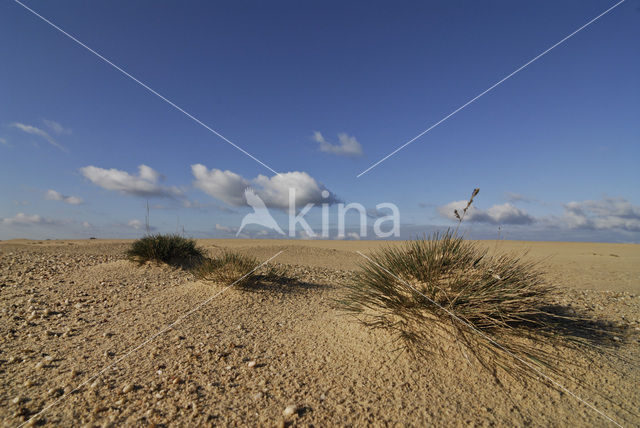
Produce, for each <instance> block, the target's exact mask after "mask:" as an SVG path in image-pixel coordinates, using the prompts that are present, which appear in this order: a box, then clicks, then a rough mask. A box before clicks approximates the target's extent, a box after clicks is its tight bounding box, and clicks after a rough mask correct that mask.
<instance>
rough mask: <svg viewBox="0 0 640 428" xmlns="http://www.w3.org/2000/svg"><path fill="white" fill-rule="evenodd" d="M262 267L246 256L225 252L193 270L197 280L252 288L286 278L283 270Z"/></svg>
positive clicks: (207, 259)
mask: <svg viewBox="0 0 640 428" xmlns="http://www.w3.org/2000/svg"><path fill="white" fill-rule="evenodd" d="M258 266H260V262H259V261H258V260H257V259H256V258H254V257H250V256H246V255H244V254H239V253H233V252H224V253H222V254H221V255H219V256H217V257H213V258H206V259H204V260H202V262H201V263H199V264H198V265H197V266H196V267H195V268H194V270H193V272H194V274H195V275H196V277H197V278H199V279H202V280H205V281H211V282H216V283H220V284H225V285H231V284H235V285H237V286H239V287H243V288H251V287H252V286H255V285H256V284H258V283H259V282H280V281H281V280H282V279H283V278H284V272H283V271H282V269H278V268H276V267H275V266H271V265H264V266H261V267H260V268H258V269H256V268H257V267H258Z"/></svg>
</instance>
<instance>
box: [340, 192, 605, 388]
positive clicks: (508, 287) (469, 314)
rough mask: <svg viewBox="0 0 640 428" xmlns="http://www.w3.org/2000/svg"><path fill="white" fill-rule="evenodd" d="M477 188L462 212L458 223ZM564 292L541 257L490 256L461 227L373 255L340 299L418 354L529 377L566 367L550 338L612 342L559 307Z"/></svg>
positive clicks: (572, 343) (600, 328)
mask: <svg viewBox="0 0 640 428" xmlns="http://www.w3.org/2000/svg"><path fill="white" fill-rule="evenodd" d="M478 191H479V189H474V191H473V193H472V195H471V198H470V200H469V202H468V204H467V206H466V207H465V208H464V209H463V210H462V212H460V211H457V210H456V211H455V213H454V215H455V216H456V218H457V219H458V221H459V224H458V227H459V226H460V223H461V222H462V220H463V219H464V217H465V214H466V213H467V209H468V208H469V207H470V206H471V203H472V202H473V198H474V197H475V196H477V194H478ZM555 291H556V289H555V288H554V287H553V286H551V285H550V284H548V283H547V282H545V280H544V277H543V272H542V270H541V269H540V268H539V264H538V263H537V262H535V261H531V260H530V259H528V258H525V255H514V254H492V255H489V253H488V250H486V249H483V248H481V247H479V246H478V245H477V244H475V243H473V242H470V241H467V240H465V239H463V238H462V237H461V236H459V235H458V228H456V229H455V230H454V231H452V230H448V231H447V232H445V233H444V234H435V235H432V236H430V237H428V238H427V237H425V238H422V239H417V240H415V241H409V242H406V243H405V244H404V245H402V246H399V247H398V246H396V247H387V248H385V249H382V250H381V251H378V252H377V253H374V254H373V255H371V256H369V257H368V259H367V261H365V262H363V264H362V265H361V270H360V271H359V272H358V273H357V275H356V277H355V279H354V280H353V281H352V282H351V283H350V284H349V285H348V287H347V290H346V293H345V295H344V297H343V299H342V300H341V301H340V304H341V306H342V308H343V309H344V310H346V311H347V312H348V313H350V314H352V315H354V316H355V317H356V318H357V319H358V320H359V321H360V322H362V323H363V324H365V325H367V326H369V327H372V328H380V329H385V330H388V331H390V332H392V334H393V335H394V336H395V338H396V339H397V340H399V341H400V342H401V345H402V348H404V349H406V350H408V351H410V352H411V353H413V354H415V355H417V356H431V355H433V354H441V355H445V354H446V353H448V352H449V351H450V350H451V349H455V348H457V349H460V350H462V355H464V356H465V357H466V358H467V360H469V355H473V356H475V357H476V360H477V362H479V363H480V364H481V365H482V366H483V367H485V368H487V369H489V370H490V371H491V372H493V373H494V374H495V373H496V370H497V368H502V369H504V370H505V372H506V373H507V374H509V375H514V376H515V377H518V378H522V377H526V376H536V373H535V371H532V370H531V368H530V365H534V366H538V367H541V366H544V367H547V368H550V369H551V370H552V371H553V372H556V373H557V370H558V363H559V362H560V361H559V357H556V356H555V355H558V354H557V353H555V352H549V346H550V345H561V346H569V347H581V348H584V347H595V345H596V344H602V343H610V341H611V340H610V338H611V336H610V334H609V333H610V331H611V329H610V328H609V329H608V328H607V327H606V326H605V325H602V324H600V323H597V322H593V321H590V320H588V319H586V318H581V317H578V316H572V315H569V314H568V311H567V310H566V308H562V307H557V306H553V305H552V304H551V302H553V301H554V300H556V299H555V297H556V293H555ZM452 346H453V347H454V348H452ZM596 348H597V347H596ZM467 351H469V352H467ZM514 356H515V358H514ZM469 361H470V360H469Z"/></svg>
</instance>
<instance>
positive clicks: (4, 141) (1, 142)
mask: <svg viewBox="0 0 640 428" xmlns="http://www.w3.org/2000/svg"><path fill="white" fill-rule="evenodd" d="M0 144H2V145H3V146H7V147H9V143H7V140H5V139H4V138H0Z"/></svg>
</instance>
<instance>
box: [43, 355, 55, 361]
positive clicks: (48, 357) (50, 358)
mask: <svg viewBox="0 0 640 428" xmlns="http://www.w3.org/2000/svg"><path fill="white" fill-rule="evenodd" d="M44 360H45V361H46V362H47V363H50V362H52V361H53V357H52V356H51V355H47V356H46V357H44Z"/></svg>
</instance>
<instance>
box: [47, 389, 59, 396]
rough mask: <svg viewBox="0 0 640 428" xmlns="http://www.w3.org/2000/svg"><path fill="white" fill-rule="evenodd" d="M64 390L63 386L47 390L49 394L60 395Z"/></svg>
mask: <svg viewBox="0 0 640 428" xmlns="http://www.w3.org/2000/svg"><path fill="white" fill-rule="evenodd" d="M61 392H62V388H51V389H49V390H48V391H47V394H49V395H60V393H61Z"/></svg>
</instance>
